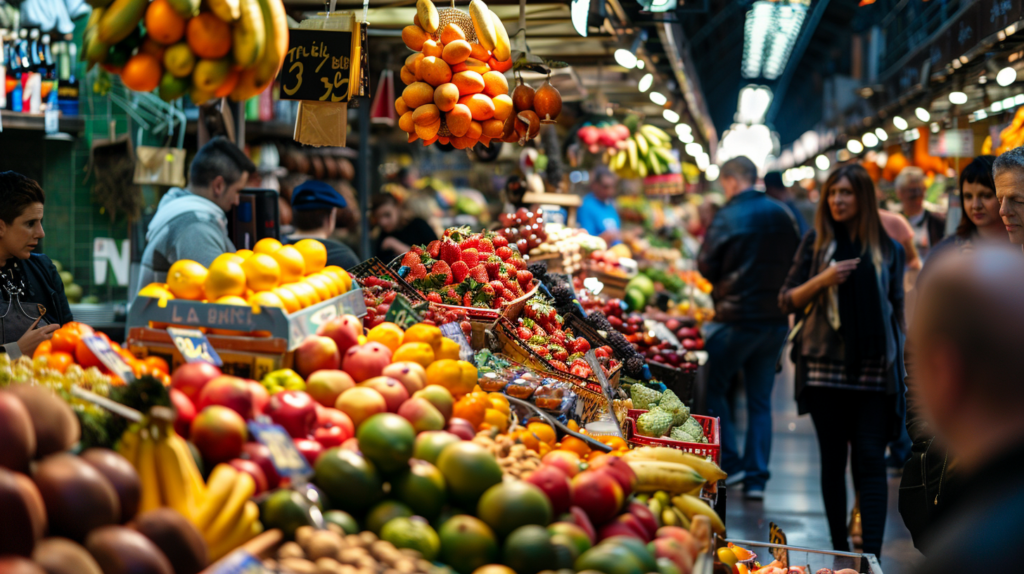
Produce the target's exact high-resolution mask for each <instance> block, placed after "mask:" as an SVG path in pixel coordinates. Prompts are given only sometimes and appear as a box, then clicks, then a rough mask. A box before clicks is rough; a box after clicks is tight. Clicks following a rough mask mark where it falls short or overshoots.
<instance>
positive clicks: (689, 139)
mask: <svg viewBox="0 0 1024 574" xmlns="http://www.w3.org/2000/svg"><path fill="white" fill-rule="evenodd" d="M679 141H681V142H683V143H684V144H688V143H693V134H691V133H690V132H684V133H680V134H679Z"/></svg>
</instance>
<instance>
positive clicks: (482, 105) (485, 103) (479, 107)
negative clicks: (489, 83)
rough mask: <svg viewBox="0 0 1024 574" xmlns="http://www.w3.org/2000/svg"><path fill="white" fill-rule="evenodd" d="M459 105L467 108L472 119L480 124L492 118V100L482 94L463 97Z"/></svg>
mask: <svg viewBox="0 0 1024 574" xmlns="http://www.w3.org/2000/svg"><path fill="white" fill-rule="evenodd" d="M459 103H460V104H462V105H464V106H466V107H468V108H469V111H470V113H472V114H473V119H474V120H476V121H478V122H482V121H484V120H489V119H491V118H493V117H494V100H492V99H491V98H490V96H486V95H484V94H473V95H471V96H463V97H462V99H460V100H459Z"/></svg>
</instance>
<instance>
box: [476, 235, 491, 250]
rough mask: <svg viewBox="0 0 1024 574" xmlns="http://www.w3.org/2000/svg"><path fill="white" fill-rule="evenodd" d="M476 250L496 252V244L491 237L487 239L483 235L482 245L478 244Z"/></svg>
mask: <svg viewBox="0 0 1024 574" xmlns="http://www.w3.org/2000/svg"><path fill="white" fill-rule="evenodd" d="M476 250H477V251H479V252H480V253H494V244H493V243H491V240H490V239H487V238H486V237H481V238H480V245H478V246H477V248H476Z"/></svg>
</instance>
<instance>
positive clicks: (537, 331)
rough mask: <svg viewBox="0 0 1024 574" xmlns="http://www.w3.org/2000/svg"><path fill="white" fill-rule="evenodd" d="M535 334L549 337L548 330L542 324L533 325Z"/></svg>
mask: <svg viewBox="0 0 1024 574" xmlns="http://www.w3.org/2000/svg"><path fill="white" fill-rule="evenodd" d="M533 334H534V335H536V336H538V337H547V336H548V332H547V331H545V330H544V327H541V326H540V325H536V324H535V325H534V326H533Z"/></svg>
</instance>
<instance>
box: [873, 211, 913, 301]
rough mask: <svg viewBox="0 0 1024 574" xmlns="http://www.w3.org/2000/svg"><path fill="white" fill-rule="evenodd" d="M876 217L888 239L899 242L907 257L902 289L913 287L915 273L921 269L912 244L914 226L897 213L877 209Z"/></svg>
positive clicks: (907, 289)
mask: <svg viewBox="0 0 1024 574" xmlns="http://www.w3.org/2000/svg"><path fill="white" fill-rule="evenodd" d="M878 218H879V220H881V222H882V229H884V230H885V233H886V235H888V236H889V238H890V239H892V240H893V241H895V242H896V243H899V244H900V247H902V248H903V253H904V254H905V255H906V258H907V260H906V261H907V268H906V273H905V275H904V277H903V287H904V290H906V291H909V290H910V289H912V288H913V286H914V282H915V281H916V280H917V273H918V272H919V271H921V266H922V263H921V258H920V257H918V255H917V247H915V246H914V228H913V227H911V226H910V223H909V222H908V221H907V219H906V218H905V217H903V216H902V215H900V214H898V213H893V212H891V211H886V210H885V209H882V208H879V209H878Z"/></svg>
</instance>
